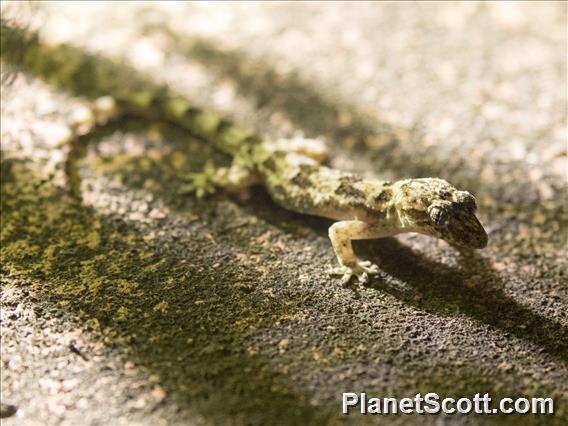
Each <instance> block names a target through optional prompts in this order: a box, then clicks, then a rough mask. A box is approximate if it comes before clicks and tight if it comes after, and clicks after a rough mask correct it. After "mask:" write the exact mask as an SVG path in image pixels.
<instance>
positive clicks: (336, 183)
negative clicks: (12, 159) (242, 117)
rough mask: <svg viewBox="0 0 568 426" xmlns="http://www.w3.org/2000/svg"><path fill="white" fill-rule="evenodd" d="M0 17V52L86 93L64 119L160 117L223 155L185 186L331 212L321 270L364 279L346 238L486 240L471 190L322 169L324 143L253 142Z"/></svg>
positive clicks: (365, 267)
mask: <svg viewBox="0 0 568 426" xmlns="http://www.w3.org/2000/svg"><path fill="white" fill-rule="evenodd" d="M1 24H2V44H1V48H2V49H1V52H2V60H3V61H5V62H7V63H9V64H11V65H13V66H16V67H18V68H19V69H22V70H24V71H26V72H28V73H31V74H34V75H36V76H38V77H41V78H43V79H45V80H47V81H48V82H50V83H52V84H55V85H57V86H59V87H61V88H63V89H65V90H68V91H70V92H72V93H74V94H76V95H80V96H85V97H89V98H91V99H93V100H95V102H94V108H93V113H92V114H86V115H85V120H86V121H87V122H86V123H74V128H77V127H83V128H84V127H85V125H86V126H93V125H94V124H95V123H103V122H105V121H106V120H107V119H109V118H111V117H116V116H120V115H122V114H134V115H137V116H144V117H149V118H153V119H162V120H168V121H170V122H172V123H175V124H177V125H179V126H182V127H183V128H185V129H187V131H188V132H191V133H192V134H193V135H196V136H198V137H200V138H201V139H203V140H205V141H207V142H210V143H212V144H214V145H215V146H217V147H218V148H219V149H221V150H223V151H225V152H226V153H228V154H230V155H231V156H232V157H233V164H232V166H231V167H229V168H222V169H218V170H214V169H212V168H210V167H209V168H207V169H206V170H204V172H202V173H198V174H194V175H192V176H190V182H189V183H188V184H187V185H186V187H185V189H186V190H188V191H190V192H195V193H196V194H197V195H198V196H200V197H201V196H204V195H206V194H207V193H210V192H213V191H214V190H215V188H216V187H224V188H228V189H233V188H240V187H242V186H245V185H251V184H257V183H260V184H263V185H264V186H265V187H266V189H267V190H268V192H269V193H270V195H271V197H272V198H273V199H274V201H275V202H276V203H278V204H279V205H281V206H282V207H284V208H286V209H289V210H293V211H296V212H299V213H305V214H310V215H317V216H323V217H327V218H331V219H334V220H336V221H337V222H336V223H334V224H333V225H332V226H331V227H330V228H329V238H330V240H331V243H332V245H333V248H334V250H335V254H336V255H337V259H338V261H339V265H340V266H339V267H338V268H336V269H334V270H332V271H331V272H332V274H334V275H340V276H341V277H342V281H343V282H344V283H346V282H348V281H349V280H350V279H351V277H352V276H354V275H355V276H357V277H358V279H359V281H361V282H364V281H366V280H367V279H368V275H369V274H376V273H378V267H377V266H376V265H374V264H372V263H371V262H369V261H361V260H359V259H357V257H356V256H355V254H354V252H353V248H352V246H351V241H352V240H360V239H373V238H381V237H386V236H392V235H396V234H399V233H403V232H417V233H421V234H425V235H430V236H435V237H438V238H441V239H443V240H446V241H448V242H449V243H450V244H453V245H456V246H460V247H466V248H473V249H479V248H483V247H485V246H486V244H487V234H486V233H485V230H484V229H483V227H482V226H481V224H480V223H479V221H478V220H477V218H476V216H475V210H476V203H475V199H474V197H473V196H472V195H471V194H470V193H468V192H466V191H460V190H458V189H456V188H455V187H453V186H452V185H450V184H449V183H448V182H446V181H444V180H442V179H438V178H423V179H405V180H400V181H397V182H394V183H391V182H384V181H378V180H372V179H362V178H359V177H357V176H355V175H353V174H350V173H346V172H341V171H338V170H334V169H330V168H328V167H325V166H322V165H321V164H322V163H323V161H324V160H325V159H326V157H327V150H326V149H325V146H324V145H323V143H322V142H321V141H319V140H314V139H304V138H301V137H298V138H294V139H288V140H280V141H277V142H271V141H263V140H262V139H261V138H259V137H258V136H256V135H253V134H251V133H250V132H248V131H246V130H243V129H241V128H239V127H237V126H235V125H233V124H232V123H230V122H228V121H226V120H223V119H221V118H220V117H219V116H218V115H217V114H215V113H213V112H209V111H203V110H200V109H198V108H194V107H193V106H192V105H191V103H190V102H189V101H187V100H186V99H184V98H183V97H180V96H177V95H176V94H174V93H171V91H170V90H169V89H168V88H167V87H165V86H162V85H157V84H155V83H154V82H153V81H152V79H150V78H148V77H146V76H143V75H141V74H140V73H139V72H137V71H136V70H134V69H131V68H130V67H128V66H127V65H125V64H121V63H117V62H114V61H112V60H110V59H108V58H106V57H101V56H99V55H93V54H87V53H86V52H84V51H83V50H81V49H79V48H76V47H74V46H70V45H67V44H62V45H57V46H51V45H48V44H44V43H42V42H41V41H40V39H39V37H38V36H37V34H35V33H30V32H25V31H22V30H21V29H19V28H17V27H14V26H11V25H10V24H9V23H6V22H5V21H4V20H2V21H1ZM79 124H83V126H79Z"/></svg>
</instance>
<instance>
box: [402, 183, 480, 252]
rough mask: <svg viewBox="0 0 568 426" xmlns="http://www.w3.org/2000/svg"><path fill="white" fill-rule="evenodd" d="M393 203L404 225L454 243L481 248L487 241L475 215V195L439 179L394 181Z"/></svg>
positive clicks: (460, 245) (459, 245)
mask: <svg viewBox="0 0 568 426" xmlns="http://www.w3.org/2000/svg"><path fill="white" fill-rule="evenodd" d="M394 205H395V207H396V209H397V212H398V215H399V218H400V221H401V223H402V224H403V226H404V227H405V228H408V229H414V230H415V231H416V232H420V233H422V234H426V235H432V236H435V237H438V238H441V239H443V240H445V241H447V242H449V243H450V244H452V245H455V246H458V247H465V248H474V249H481V248H484V247H485V246H486V245H487V233H486V232H485V229H483V226H482V225H481V223H479V220H478V219H477V217H476V216H475V210H476V208H477V205H476V203H475V198H474V197H473V195H471V194H470V193H469V192H467V191H459V190H457V189H456V188H455V187H453V186H452V185H450V184H449V183H448V182H446V181H445V180H443V179H436V178H425V179H407V180H403V181H398V182H396V183H395V184H394Z"/></svg>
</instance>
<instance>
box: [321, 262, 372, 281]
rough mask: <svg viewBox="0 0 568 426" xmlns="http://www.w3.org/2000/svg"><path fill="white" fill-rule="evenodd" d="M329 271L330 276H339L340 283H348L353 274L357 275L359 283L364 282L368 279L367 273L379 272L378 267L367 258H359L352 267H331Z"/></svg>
mask: <svg viewBox="0 0 568 426" xmlns="http://www.w3.org/2000/svg"><path fill="white" fill-rule="evenodd" d="M329 273H330V275H332V276H341V284H342V285H346V284H348V283H349V281H351V278H353V276H356V277H357V280H358V281H359V283H360V284H365V283H367V282H368V281H369V275H376V274H378V273H379V267H378V266H377V265H375V264H374V263H371V262H370V261H369V260H363V261H361V260H359V261H357V265H356V266H354V267H349V266H340V267H339V268H335V269H332V270H331V271H330V272H329Z"/></svg>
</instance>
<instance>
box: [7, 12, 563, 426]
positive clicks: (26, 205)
mask: <svg viewBox="0 0 568 426" xmlns="http://www.w3.org/2000/svg"><path fill="white" fill-rule="evenodd" d="M2 14H3V17H9V18H10V19H13V20H14V21H15V22H18V23H20V24H21V25H22V26H25V27H28V28H32V29H37V30H38V31H39V33H40V36H41V37H42V39H44V40H45V41H47V42H49V43H54V44H56V43H71V44H74V45H76V46H79V47H81V48H83V49H85V51H89V52H93V53H98V54H100V55H103V56H107V57H110V58H114V59H118V60H121V61H124V62H125V63H127V64H129V65H130V66H132V67H133V69H134V70H135V72H138V73H140V74H145V75H148V76H150V78H152V79H153V80H155V81H156V82H160V83H167V84H168V85H169V86H170V87H172V88H173V89H174V90H175V91H177V92H179V93H181V94H183V95H184V96H186V97H187V98H188V99H190V100H191V101H192V102H193V103H194V104H195V105H197V106H199V107H203V108H206V109H210V110H214V111H217V112H219V113H220V114H222V115H223V116H224V117H227V118H230V119H232V120H233V121H235V122H237V123H239V124H240V125H242V126H244V127H247V128H250V129H254V130H255V131H256V132H258V133H259V134H261V135H263V136H264V137H267V138H270V137H287V136H293V135H295V134H298V133H303V134H304V135H306V136H307V137H318V136H321V137H323V138H324V139H325V140H326V141H327V143H328V145H329V146H330V148H331V151H332V159H331V165H332V166H334V167H337V168H342V169H346V170H351V171H354V172H357V173H360V174H362V175H365V176H370V177H378V178H384V179H390V180H395V179H401V178H408V177H442V178H444V179H447V180H448V181H450V182H451V183H452V184H454V185H455V186H457V187H459V188H460V189H465V190H468V191H470V192H472V193H473V194H474V195H475V196H476V198H477V200H478V206H479V217H480V219H481V221H482V222H483V224H484V226H485V227H486V229H487V231H488V233H489V237H490V242H489V246H488V247H487V249H484V250H482V251H479V252H476V253H470V252H458V251H457V250H455V249H453V248H452V247H449V246H448V245H447V244H446V243H444V242H441V241H436V240H434V239H430V238H427V237H423V236H414V235H406V236H401V237H397V238H396V239H385V240H381V241H371V242H361V243H360V244H357V245H356V250H357V251H358V252H359V253H361V254H362V257H365V258H371V259H372V260H373V261H376V262H377V263H378V264H379V265H380V267H381V270H382V272H381V274H380V276H379V277H378V278H377V279H376V280H375V281H374V282H373V283H371V284H370V285H369V286H366V287H360V288H342V287H341V286H340V285H339V284H338V283H337V282H336V281H333V280H332V279H330V278H329V277H328V276H327V275H326V274H325V270H326V269H327V267H328V266H329V265H331V264H333V262H334V255H333V252H332V249H331V246H330V244H329V242H328V240H327V235H326V229H327V226H329V222H327V221H325V220H321V219H317V218H307V217H304V216H301V215H296V214H293V213H289V212H286V211H284V210H282V209H281V208H279V207H277V206H276V205H274V204H272V202H271V201H270V199H269V197H268V195H267V194H266V193H265V192H264V191H263V190H262V189H261V188H255V189H253V190H252V191H251V192H250V193H248V194H244V195H241V196H235V195H230V194H224V193H220V194H217V195H215V196H214V197H212V198H210V199H206V200H201V201H199V200H196V199H194V198H193V197H190V196H181V195H180V194H179V192H178V189H179V188H180V187H181V186H182V185H183V183H184V180H183V176H184V175H186V174H187V173H188V172H190V171H195V170H199V169H200V168H201V167H202V166H203V163H204V162H205V161H206V160H207V159H209V158H214V159H215V160H216V161H218V162H219V163H220V164H221V163H223V162H224V161H226V159H225V158H224V157H223V156H222V155H219V154H218V153H216V152H215V150H214V149H213V148H212V147H210V146H207V145H205V144H204V143H203V142H201V141H199V140H196V139H195V138H192V137H191V136H189V135H187V134H184V133H183V132H181V131H180V129H176V128H174V127H173V126H168V125H166V124H164V123H148V122H146V121H145V120H128V121H124V122H119V123H117V124H116V125H112V126H110V127H109V128H108V129H103V130H100V131H99V132H97V133H96V134H95V135H93V137H92V138H88V140H86V141H85V143H84V144H82V145H81V147H80V149H77V148H76V147H75V148H73V149H70V148H69V146H64V145H63V146H62V145H61V144H59V143H58V141H59V140H60V139H61V135H64V134H65V132H66V123H67V122H68V120H69V117H70V116H72V115H73V112H74V111H76V110H77V109H80V108H81V107H83V106H86V105H88V102H87V101H86V100H85V99H82V98H80V97H76V96H74V95H71V94H69V93H66V92H64V91H62V90H60V89H58V88H57V87H54V86H52V85H50V84H49V82H45V81H41V80H39V79H35V78H31V77H29V76H25V75H24V74H18V75H15V76H13V78H12V80H13V81H11V82H10V84H4V85H3V87H2V116H1V118H2V131H1V137H2V145H1V149H2V288H3V291H2V316H3V317H2V369H3V374H2V403H3V405H2V415H3V417H6V419H5V421H6V424H7V425H24V424H26V425H27V424H210V423H215V424H335V423H344V422H353V423H357V424H359V422H365V421H368V422H370V421H372V420H371V419H365V418H363V419H362V418H357V417H354V416H350V417H349V418H341V416H340V408H341V406H340V402H341V400H340V395H341V392H347V391H350V392H367V393H368V394H375V395H383V396H413V395H415V394H416V393H417V392H423V393H424V392H437V393H439V394H441V395H445V396H452V397H460V396H467V395H473V394H475V393H477V392H479V393H482V394H483V393H486V392H489V393H490V394H491V396H492V397H495V398H498V397H501V396H511V397H514V396H521V395H523V396H544V397H546V396H551V397H554V398H555V399H556V401H557V406H556V408H557V415H556V416H554V418H549V419H547V421H548V420H550V422H549V423H550V424H553V423H554V422H558V424H562V418H563V416H565V415H566V406H565V401H566V396H567V392H568V388H567V385H566V383H568V380H567V379H568V371H567V367H566V364H567V360H568V349H567V341H568V335H567V333H566V327H567V326H568V318H567V312H568V309H567V308H568V288H567V286H566V270H567V261H566V259H567V254H568V253H567V250H566V239H567V238H566V237H567V226H566V225H567V216H566V199H567V197H566V196H567V193H566V181H567V177H566V173H567V161H566V137H567V128H566V117H567V90H568V89H567V77H566V66H567V44H566V42H567V40H566V34H567V19H568V17H567V6H566V4H565V3H561V2H538V3H537V2H460V3H453V2H440V3H435V2H419V3H395V2H392V3H387V2H381V3H352V2H349V3H335V2H334V3H327V2H318V3H315V2H314V3H291V2H270V3H268V2H267V3H256V2H217V3H212V2H211V3H209V2H193V3H185V2H165V3H161V2H149V3H145V2H108V3H106V2H98V3H91V2H38V3H17V2H4V3H3V4H2ZM3 66H5V64H3ZM77 151H80V152H79V153H78V152H77ZM363 254H364V256H363ZM561 401H563V402H561ZM385 421H386V420H385ZM389 421H392V422H393V423H395V424H396V423H400V424H438V423H439V422H443V423H445V422H446V421H447V422H448V423H450V424H473V423H475V424H477V423H480V424H484V423H489V422H491V423H492V424H493V423H495V422H497V423H500V424H507V423H511V424H518V421H519V418H518V417H516V416H506V417H499V418H488V419H484V418H482V417H477V418H472V417H467V416H464V417H452V418H441V417H437V416H432V417H423V416H416V417H407V416H405V417H401V418H398V417H397V418H394V417H393V418H389ZM522 421H523V422H525V423H527V424H532V423H534V424H537V423H538V422H539V421H540V420H539V419H538V418H537V417H533V416H531V417H527V416H524V417H523V419H522Z"/></svg>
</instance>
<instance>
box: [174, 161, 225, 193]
mask: <svg viewBox="0 0 568 426" xmlns="http://www.w3.org/2000/svg"><path fill="white" fill-rule="evenodd" d="M216 178H217V173H216V170H215V168H214V167H213V165H212V164H210V163H207V164H206V165H205V168H204V169H203V171H201V172H199V173H190V174H188V175H186V176H185V178H184V179H185V180H186V181H187V183H186V184H184V185H182V186H181V187H180V189H179V193H181V194H195V195H196V196H197V198H203V197H205V196H206V195H210V194H213V193H215V189H216V183H217V179H216Z"/></svg>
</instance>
